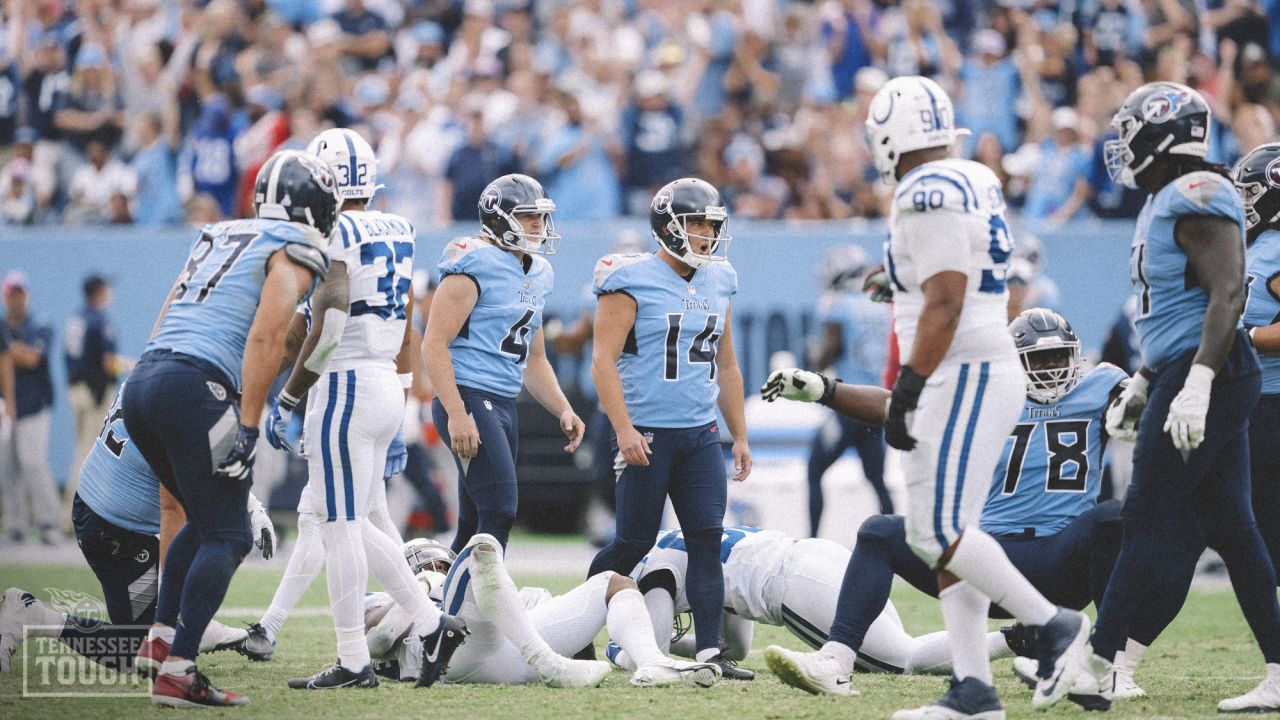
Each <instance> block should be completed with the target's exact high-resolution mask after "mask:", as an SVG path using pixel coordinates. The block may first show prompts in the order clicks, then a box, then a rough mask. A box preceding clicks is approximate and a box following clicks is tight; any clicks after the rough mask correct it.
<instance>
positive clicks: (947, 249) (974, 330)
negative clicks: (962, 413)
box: [885, 159, 1017, 362]
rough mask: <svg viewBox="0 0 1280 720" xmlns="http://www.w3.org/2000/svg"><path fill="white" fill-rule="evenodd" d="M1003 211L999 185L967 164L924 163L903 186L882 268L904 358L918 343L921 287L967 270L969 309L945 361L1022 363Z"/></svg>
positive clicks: (949, 161)
mask: <svg viewBox="0 0 1280 720" xmlns="http://www.w3.org/2000/svg"><path fill="white" fill-rule="evenodd" d="M1004 211H1005V202H1004V193H1003V192H1002V191H1001V188H1000V181H999V179H998V178H996V176H995V174H994V173H992V172H991V170H990V169H988V168H987V167H986V166H985V165H981V164H979V163H976V162H972V161H969V160H956V159H947V160H937V161H934V162H929V163H925V164H923V165H921V166H919V167H917V168H915V169H913V170H911V171H910V172H908V173H907V174H906V175H905V176H903V177H902V179H901V180H900V181H899V182H898V187H897V190H896V191H895V192H894V199H893V210H892V214H891V216H890V219H889V230H890V234H889V240H888V241H887V242H886V244H885V266H886V269H887V270H888V272H889V277H890V281H891V283H892V285H893V290H894V297H893V300H894V305H893V316H894V328H895V330H896V332H897V335H898V347H899V353H900V357H902V358H908V357H910V354H911V347H912V344H913V343H914V342H915V334H916V325H917V323H918V322H919V318H920V313H921V311H922V310H923V308H924V294H923V292H922V290H921V285H922V284H923V282H924V281H925V280H928V279H929V278H930V277H932V276H933V275H935V274H937V273H938V272H941V271H944V270H952V269H956V268H959V267H964V268H966V269H967V274H968V278H969V281H968V285H967V287H966V290H965V299H964V309H963V310H962V311H961V313H960V320H959V324H958V325H957V327H956V333H955V339H954V340H953V341H952V343H951V347H950V349H949V350H948V351H947V359H948V360H951V361H955V362H970V361H986V360H1000V361H1005V362H1017V355H1016V351H1015V350H1014V346H1013V340H1012V339H1011V338H1010V337H1009V333H1008V332H1007V331H1006V307H1007V303H1008V293H1007V291H1006V289H1005V274H1006V272H1007V270H1008V267H1009V255H1010V253H1011V251H1012V248H1013V244H1012V243H1013V239H1012V237H1011V235H1010V234H1009V227H1008V225H1007V224H1006V223H1005V219H1004Z"/></svg>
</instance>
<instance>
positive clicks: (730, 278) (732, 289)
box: [716, 261, 738, 295]
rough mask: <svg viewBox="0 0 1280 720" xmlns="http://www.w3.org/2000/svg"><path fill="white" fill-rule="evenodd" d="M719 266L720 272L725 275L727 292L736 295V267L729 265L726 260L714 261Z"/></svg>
mask: <svg viewBox="0 0 1280 720" xmlns="http://www.w3.org/2000/svg"><path fill="white" fill-rule="evenodd" d="M716 265H718V266H721V270H720V273H721V274H722V275H724V276H725V282H726V284H727V285H728V286H729V294H730V295H736V294H737V292H738V269H737V268H735V267H734V266H732V265H730V264H729V263H728V261H725V262H721V263H716Z"/></svg>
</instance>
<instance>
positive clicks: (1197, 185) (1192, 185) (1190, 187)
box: [1187, 180, 1204, 190]
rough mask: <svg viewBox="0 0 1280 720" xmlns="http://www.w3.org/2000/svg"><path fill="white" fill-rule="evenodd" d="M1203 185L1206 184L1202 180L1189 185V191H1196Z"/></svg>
mask: <svg viewBox="0 0 1280 720" xmlns="http://www.w3.org/2000/svg"><path fill="white" fill-rule="evenodd" d="M1203 184H1204V181H1203V180H1201V181H1200V182H1193V183H1187V189H1188V190H1195V189H1196V188H1198V187H1200V186H1201V185H1203Z"/></svg>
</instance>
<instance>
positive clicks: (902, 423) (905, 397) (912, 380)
mask: <svg viewBox="0 0 1280 720" xmlns="http://www.w3.org/2000/svg"><path fill="white" fill-rule="evenodd" d="M927 379H928V378H926V377H925V376H923V375H921V374H920V373H918V372H916V371H915V370H912V369H911V366H910V365H903V366H902V369H901V370H899V371H898V381H897V382H896V383H894V384H893V394H892V395H891V396H889V412H888V413H887V416H886V417H885V419H884V439H885V442H887V443H889V446H890V447H894V448H897V449H899V450H906V451H910V450H914V449H915V447H916V439H915V438H913V437H911V433H910V432H908V431H907V425H909V424H910V423H909V422H908V420H909V418H908V417H907V416H908V414H909V413H911V412H914V411H915V409H916V405H917V404H919V402H920V393H921V392H922V391H923V390H924V383H925V380H927Z"/></svg>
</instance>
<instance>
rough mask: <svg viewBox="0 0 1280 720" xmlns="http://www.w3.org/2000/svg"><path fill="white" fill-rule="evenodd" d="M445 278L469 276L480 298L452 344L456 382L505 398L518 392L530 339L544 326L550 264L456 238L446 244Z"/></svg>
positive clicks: (537, 257) (442, 263) (551, 282)
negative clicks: (521, 260)
mask: <svg viewBox="0 0 1280 720" xmlns="http://www.w3.org/2000/svg"><path fill="white" fill-rule="evenodd" d="M439 270H440V277H441V279H443V278H445V277H448V276H449V275H465V276H466V277H467V278H469V279H470V280H471V282H473V283H475V285H476V290H477V291H478V293H479V294H478V296H477V297H476V305H475V307H474V308H472V309H471V315H470V316H468V317H467V319H466V321H465V322H463V323H462V329H461V330H459V331H458V336H457V337H455V338H454V339H453V341H452V342H450V343H449V354H450V355H451V357H452V359H453V376H454V382H456V383H457V384H458V385H465V386H466V387H469V388H475V389H477V390H484V391H486V392H491V393H494V394H496V395H502V396H503V397H512V398H513V397H515V396H517V395H519V394H520V386H521V385H522V384H523V382H524V370H525V368H526V367H528V365H529V342H530V341H531V339H532V338H533V336H534V334H536V333H537V331H538V328H540V327H542V308H543V306H544V305H546V302H547V296H548V295H550V294H551V290H552V288H553V287H554V283H555V277H554V275H553V273H552V271H551V263H549V262H547V259H546V258H544V257H542V256H541V255H532V254H531V255H525V258H524V262H523V263H521V262H520V260H519V259H518V258H517V257H516V256H515V254H513V253H509V252H507V251H505V250H503V249H501V248H499V247H497V246H495V245H492V244H490V243H488V242H486V241H484V240H477V239H475V238H458V239H456V240H452V241H450V242H449V244H448V245H446V246H445V249H444V255H443V257H441V259H440V265H439Z"/></svg>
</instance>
